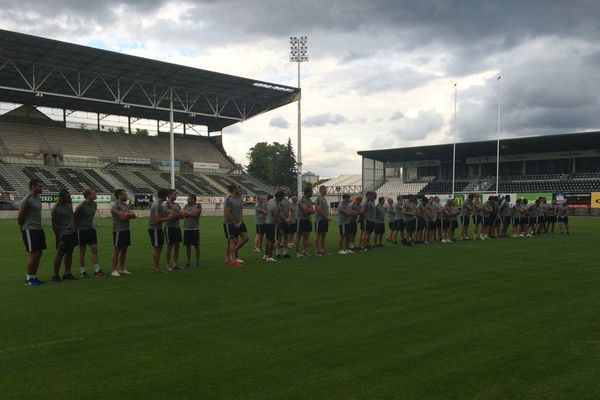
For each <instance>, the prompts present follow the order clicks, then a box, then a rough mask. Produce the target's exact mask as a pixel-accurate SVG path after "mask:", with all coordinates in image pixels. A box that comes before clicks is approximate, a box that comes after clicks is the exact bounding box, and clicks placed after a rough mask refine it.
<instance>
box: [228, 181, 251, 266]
mask: <svg viewBox="0 0 600 400" xmlns="http://www.w3.org/2000/svg"><path fill="white" fill-rule="evenodd" d="M227 191H228V192H229V196H227V199H225V208H224V210H223V214H224V217H225V220H224V223H223V229H224V231H225V243H226V250H225V261H224V262H225V264H227V265H231V266H232V267H241V266H242V264H243V262H244V261H243V260H242V259H241V258H240V257H239V255H238V253H239V251H240V249H241V248H242V246H244V245H245V244H246V242H247V241H248V229H246V224H244V221H242V210H243V206H244V204H243V202H242V199H241V193H242V190H241V189H240V186H239V185H238V184H235V183H232V184H231V185H229V186H228V187H227Z"/></svg>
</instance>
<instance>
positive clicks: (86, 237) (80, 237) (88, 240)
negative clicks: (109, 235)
mask: <svg viewBox="0 0 600 400" xmlns="http://www.w3.org/2000/svg"><path fill="white" fill-rule="evenodd" d="M77 242H78V243H79V245H80V246H89V245H90V244H98V236H97V235H96V230H95V229H83V230H78V231H77Z"/></svg>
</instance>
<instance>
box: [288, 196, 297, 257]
mask: <svg viewBox="0 0 600 400" xmlns="http://www.w3.org/2000/svg"><path fill="white" fill-rule="evenodd" d="M290 200H291V204H290V213H291V214H290V222H289V224H288V232H289V233H288V249H289V248H292V247H294V243H296V238H295V237H294V236H295V235H296V233H297V232H296V225H297V224H296V219H297V216H298V196H292V197H291V199H290Z"/></svg>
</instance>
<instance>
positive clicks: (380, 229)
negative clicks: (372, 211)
mask: <svg viewBox="0 0 600 400" xmlns="http://www.w3.org/2000/svg"><path fill="white" fill-rule="evenodd" d="M384 233H385V222H380V223H376V224H375V234H376V235H383V234H384Z"/></svg>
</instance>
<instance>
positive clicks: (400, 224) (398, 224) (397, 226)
mask: <svg viewBox="0 0 600 400" xmlns="http://www.w3.org/2000/svg"><path fill="white" fill-rule="evenodd" d="M394 230H395V231H399V232H404V220H403V219H397V220H395V221H394Z"/></svg>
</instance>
